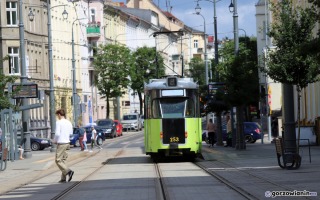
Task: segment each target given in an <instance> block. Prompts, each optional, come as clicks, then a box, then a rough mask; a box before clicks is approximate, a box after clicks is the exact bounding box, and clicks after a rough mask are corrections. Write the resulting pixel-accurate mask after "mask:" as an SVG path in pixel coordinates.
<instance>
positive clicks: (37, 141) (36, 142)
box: [30, 136, 52, 151]
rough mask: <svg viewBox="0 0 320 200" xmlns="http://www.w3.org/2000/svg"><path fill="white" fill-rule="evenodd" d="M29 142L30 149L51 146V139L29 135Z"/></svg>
mask: <svg viewBox="0 0 320 200" xmlns="http://www.w3.org/2000/svg"><path fill="white" fill-rule="evenodd" d="M30 144H31V149H32V151H39V150H43V149H45V148H47V147H51V146H52V141H51V140H50V139H48V138H38V137H33V136H31V137H30Z"/></svg>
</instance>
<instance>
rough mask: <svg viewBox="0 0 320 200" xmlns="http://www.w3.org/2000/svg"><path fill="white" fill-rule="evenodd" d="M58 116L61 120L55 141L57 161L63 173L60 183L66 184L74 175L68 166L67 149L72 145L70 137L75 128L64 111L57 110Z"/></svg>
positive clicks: (57, 125)
mask: <svg viewBox="0 0 320 200" xmlns="http://www.w3.org/2000/svg"><path fill="white" fill-rule="evenodd" d="M56 115H57V117H58V119H59V120H57V122H56V132H55V136H54V139H53V143H55V144H57V150H56V158H55V161H56V164H57V166H58V167H59V169H60V170H61V172H62V174H61V179H60V181H59V183H65V182H66V179H67V176H69V178H68V182H70V181H71V179H72V176H73V174H74V171H72V170H71V169H69V168H68V167H67V165H66V161H67V158H68V153H67V149H68V148H69V143H70V139H69V137H70V135H71V134H72V132H73V127H72V124H71V122H70V121H69V120H67V119H66V113H65V111H64V110H63V109H59V110H57V111H56Z"/></svg>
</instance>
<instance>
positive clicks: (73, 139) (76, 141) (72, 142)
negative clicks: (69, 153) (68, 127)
mask: <svg viewBox="0 0 320 200" xmlns="http://www.w3.org/2000/svg"><path fill="white" fill-rule="evenodd" d="M94 127H95V129H96V131H97V135H98V138H97V144H98V145H102V144H103V141H105V139H106V138H105V136H104V133H103V130H102V129H101V128H100V127H97V126H94ZM81 128H83V129H84V130H85V131H86V133H87V143H91V136H92V128H91V125H88V126H83V127H81ZM77 130H78V128H74V129H73V134H72V135H71V136H70V145H73V146H74V147H79V146H80V140H79V133H78V132H77Z"/></svg>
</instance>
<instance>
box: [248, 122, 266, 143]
mask: <svg viewBox="0 0 320 200" xmlns="http://www.w3.org/2000/svg"><path fill="white" fill-rule="evenodd" d="M243 125H244V137H245V140H246V142H249V143H255V142H256V141H257V140H258V139H261V137H263V132H262V130H261V126H260V124H259V123H258V122H244V123H243Z"/></svg>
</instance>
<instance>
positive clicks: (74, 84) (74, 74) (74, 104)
mask: <svg viewBox="0 0 320 200" xmlns="http://www.w3.org/2000/svg"><path fill="white" fill-rule="evenodd" d="M82 19H87V18H80V19H75V20H74V21H73V22H72V27H71V28H72V31H71V34H72V39H71V44H72V83H73V84H72V103H73V123H74V124H73V125H74V126H77V103H78V102H76V95H77V87H76V60H75V58H74V36H73V35H74V34H73V25H74V23H75V22H76V21H79V20H82Z"/></svg>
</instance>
